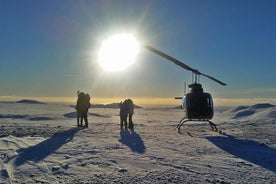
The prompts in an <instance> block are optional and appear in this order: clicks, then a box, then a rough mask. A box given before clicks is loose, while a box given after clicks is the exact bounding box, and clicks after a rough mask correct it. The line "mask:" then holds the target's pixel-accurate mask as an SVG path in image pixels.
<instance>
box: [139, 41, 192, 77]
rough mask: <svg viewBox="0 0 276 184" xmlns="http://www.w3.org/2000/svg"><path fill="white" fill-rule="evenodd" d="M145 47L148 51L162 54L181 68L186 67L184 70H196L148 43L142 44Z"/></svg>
mask: <svg viewBox="0 0 276 184" xmlns="http://www.w3.org/2000/svg"><path fill="white" fill-rule="evenodd" d="M144 47H145V48H146V49H148V50H149V51H151V52H154V53H156V54H158V55H159V56H162V57H163V58H166V59H168V60H169V61H171V62H173V63H174V64H176V65H178V66H181V67H182V68H184V69H186V70H189V71H192V72H196V71H197V70H195V69H193V68H191V67H189V66H188V65H185V64H184V63H182V62H181V61H179V60H177V59H175V58H173V57H171V56H169V55H167V54H165V53H164V52H161V51H160V50H157V49H155V48H153V47H151V46H149V45H145V46H144Z"/></svg>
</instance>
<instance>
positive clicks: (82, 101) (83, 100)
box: [76, 92, 90, 127]
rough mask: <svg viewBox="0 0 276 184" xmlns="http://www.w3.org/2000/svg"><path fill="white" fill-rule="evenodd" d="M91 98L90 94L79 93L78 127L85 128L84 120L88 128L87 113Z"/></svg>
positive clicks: (77, 108)
mask: <svg viewBox="0 0 276 184" xmlns="http://www.w3.org/2000/svg"><path fill="white" fill-rule="evenodd" d="M89 100H90V97H89V95H88V94H86V95H85V94H84V93H83V92H78V100H77V105H76V110H77V126H83V120H84V121H85V126H86V127H88V120H87V113H88V109H89V107H90V102H89Z"/></svg>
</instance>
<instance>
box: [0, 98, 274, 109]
mask: <svg viewBox="0 0 276 184" xmlns="http://www.w3.org/2000/svg"><path fill="white" fill-rule="evenodd" d="M128 98H131V99H132V100H133V101H134V103H135V104H136V105H139V106H146V107H147V106H148V107H150V106H179V105H181V103H182V101H181V100H176V99H174V98H168V97H113V98H104V97H98V98H93V97H92V98H91V103H92V104H110V103H116V102H120V101H123V100H125V99H128ZM23 99H28V100H36V101H41V102H57V103H76V101H77V97H37V96H33V97H31V96H0V101H4V102H8V101H18V100H23ZM258 103H271V104H276V98H214V105H215V106H238V105H254V104H258Z"/></svg>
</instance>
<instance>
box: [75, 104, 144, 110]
mask: <svg viewBox="0 0 276 184" xmlns="http://www.w3.org/2000/svg"><path fill="white" fill-rule="evenodd" d="M119 104H120V103H110V104H91V107H90V108H111V109H119ZM70 107H73V108H75V105H70ZM134 108H135V109H142V108H143V107H141V106H138V105H135V104H134Z"/></svg>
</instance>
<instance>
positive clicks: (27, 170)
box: [0, 103, 276, 184]
mask: <svg viewBox="0 0 276 184" xmlns="http://www.w3.org/2000/svg"><path fill="white" fill-rule="evenodd" d="M118 114H119V110H118V109H115V108H91V109H90V110H89V127H88V128H77V127H76V112H75V110H74V108H72V106H70V105H64V104H37V103H0V127H1V129H0V183H224V184H226V183H276V127H275V126H276V125H275V123H276V119H275V118H276V107H275V106H274V105H271V104H266V105H264V104H256V105H254V106H239V107H234V108H231V109H227V110H223V111H216V112H215V117H214V119H213V122H214V123H216V124H217V125H218V128H219V129H220V130H221V131H222V133H221V134H220V133H218V132H213V131H211V130H210V127H209V125H208V123H205V122H191V123H187V124H184V125H183V126H182V129H181V134H179V133H177V131H176V129H175V126H176V125H177V124H178V121H179V120H180V119H181V118H182V115H183V112H182V110H181V109H176V108H163V109H161V108H160V109H158V108H156V109H154V108H151V109H147V108H143V109H135V114H134V117H133V118H134V126H135V130H134V131H121V130H120V128H119V116H118Z"/></svg>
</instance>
